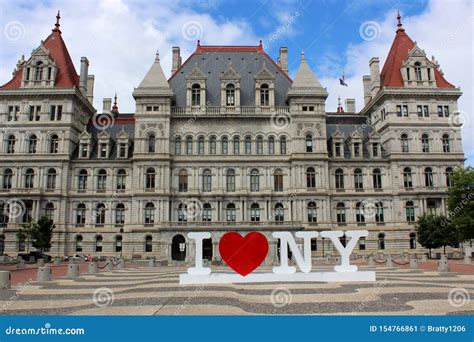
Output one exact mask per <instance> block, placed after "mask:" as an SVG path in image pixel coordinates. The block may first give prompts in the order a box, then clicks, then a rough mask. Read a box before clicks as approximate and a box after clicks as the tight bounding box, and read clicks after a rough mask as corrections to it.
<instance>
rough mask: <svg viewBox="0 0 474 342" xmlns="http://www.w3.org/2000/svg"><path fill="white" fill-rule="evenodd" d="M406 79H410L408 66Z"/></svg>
mask: <svg viewBox="0 0 474 342" xmlns="http://www.w3.org/2000/svg"><path fill="white" fill-rule="evenodd" d="M407 80H408V81H409V80H410V68H407Z"/></svg>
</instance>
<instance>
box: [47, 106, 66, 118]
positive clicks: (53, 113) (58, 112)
mask: <svg viewBox="0 0 474 342" xmlns="http://www.w3.org/2000/svg"><path fill="white" fill-rule="evenodd" d="M62 113H63V106H61V105H58V106H56V105H52V106H51V107H50V110H49V119H50V120H51V121H61V117H62Z"/></svg>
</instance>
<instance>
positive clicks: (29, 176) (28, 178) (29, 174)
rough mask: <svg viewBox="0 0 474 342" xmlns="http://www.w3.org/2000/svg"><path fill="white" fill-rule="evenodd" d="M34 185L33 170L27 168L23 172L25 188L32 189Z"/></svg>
mask: <svg viewBox="0 0 474 342" xmlns="http://www.w3.org/2000/svg"><path fill="white" fill-rule="evenodd" d="M34 185H35V171H33V169H27V170H26V172H25V189H33V187H34Z"/></svg>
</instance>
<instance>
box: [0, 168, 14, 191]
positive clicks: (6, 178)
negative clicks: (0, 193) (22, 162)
mask: <svg viewBox="0 0 474 342" xmlns="http://www.w3.org/2000/svg"><path fill="white" fill-rule="evenodd" d="M12 180H13V171H12V170H11V169H5V171H3V182H2V188H3V189H11V188H12Z"/></svg>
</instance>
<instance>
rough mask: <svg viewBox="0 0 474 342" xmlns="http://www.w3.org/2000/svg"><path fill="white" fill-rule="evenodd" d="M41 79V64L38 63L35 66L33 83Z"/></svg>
mask: <svg viewBox="0 0 474 342" xmlns="http://www.w3.org/2000/svg"><path fill="white" fill-rule="evenodd" d="M42 79H43V62H41V61H39V62H37V63H36V66H35V81H41V80H42Z"/></svg>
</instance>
